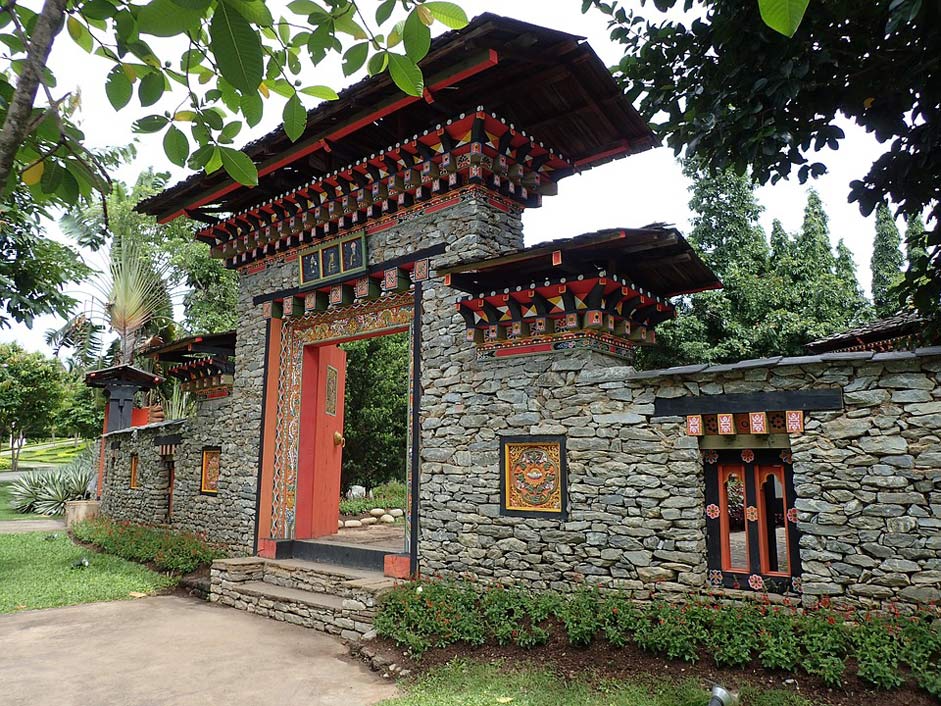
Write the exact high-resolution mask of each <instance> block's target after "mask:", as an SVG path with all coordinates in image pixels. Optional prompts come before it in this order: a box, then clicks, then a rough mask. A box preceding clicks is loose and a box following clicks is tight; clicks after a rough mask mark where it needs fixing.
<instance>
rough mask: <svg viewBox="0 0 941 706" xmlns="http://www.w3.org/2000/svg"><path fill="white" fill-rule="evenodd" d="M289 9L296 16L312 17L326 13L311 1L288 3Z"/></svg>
mask: <svg viewBox="0 0 941 706" xmlns="http://www.w3.org/2000/svg"><path fill="white" fill-rule="evenodd" d="M288 9H289V10H290V11H291V12H293V13H294V14H296V15H310V14H312V13H314V12H324V9H323V8H322V7H320V5H318V4H317V3H315V2H311V0H293V2H289V3H288Z"/></svg>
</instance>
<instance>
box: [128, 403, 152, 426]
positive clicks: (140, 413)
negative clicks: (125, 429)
mask: <svg viewBox="0 0 941 706" xmlns="http://www.w3.org/2000/svg"><path fill="white" fill-rule="evenodd" d="M149 423H150V407H135V408H134V409H132V410H131V426H132V427H142V426H146V425H147V424H149Z"/></svg>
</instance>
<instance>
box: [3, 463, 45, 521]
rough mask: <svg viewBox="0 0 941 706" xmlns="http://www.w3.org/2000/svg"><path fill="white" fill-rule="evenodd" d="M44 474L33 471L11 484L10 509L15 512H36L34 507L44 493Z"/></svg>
mask: <svg viewBox="0 0 941 706" xmlns="http://www.w3.org/2000/svg"><path fill="white" fill-rule="evenodd" d="M44 475H45V474H44V473H39V472H37V471H32V472H30V473H26V474H24V475H22V476H20V477H19V478H18V479H16V480H15V481H13V482H12V483H10V507H11V508H12V509H13V510H14V512H21V513H23V514H27V513H30V512H34V509H33V507H34V505H35V504H36V501H37V500H38V499H39V495H40V493H41V492H42V487H43V482H44V480H43V476H44Z"/></svg>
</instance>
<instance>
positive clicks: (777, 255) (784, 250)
mask: <svg viewBox="0 0 941 706" xmlns="http://www.w3.org/2000/svg"><path fill="white" fill-rule="evenodd" d="M793 257H794V242H793V241H792V240H791V236H790V235H788V233H787V231H786V230H784V226H783V225H781V221H779V220H778V219H777V218H775V219H774V221H773V222H772V223H771V258H772V259H773V260H774V261H775V263H776V264H777V266H778V267H780V266H782V265H783V263H785V262H788V263H789V262H791V260H792V259H793Z"/></svg>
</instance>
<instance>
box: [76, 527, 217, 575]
mask: <svg viewBox="0 0 941 706" xmlns="http://www.w3.org/2000/svg"><path fill="white" fill-rule="evenodd" d="M72 533H73V534H74V535H75V537H76V539H78V540H80V541H82V542H87V543H88V544H94V545H95V546H96V547H98V548H99V549H101V550H102V551H103V552H106V553H108V554H114V555H116V556H119V557H122V558H124V559H130V560H131V561H139V562H153V563H154V564H155V565H156V566H157V568H159V569H163V570H164V571H172V572H174V573H179V574H188V573H190V572H192V571H195V570H196V569H198V568H199V567H200V566H202V565H204V564H209V563H211V562H212V560H213V559H216V558H218V557H221V556H223V553H222V552H221V551H219V550H217V549H215V548H214V547H213V546H212V545H210V544H209V543H208V542H206V541H205V540H204V539H202V538H201V537H198V536H197V535H195V534H190V533H185V532H173V531H172V530H168V529H160V528H157V527H146V526H144V525H136V524H132V523H130V522H115V521H113V520H109V519H106V518H101V517H99V518H97V519H94V520H87V521H85V522H80V523H78V524H76V525H74V526H73V527H72Z"/></svg>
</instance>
